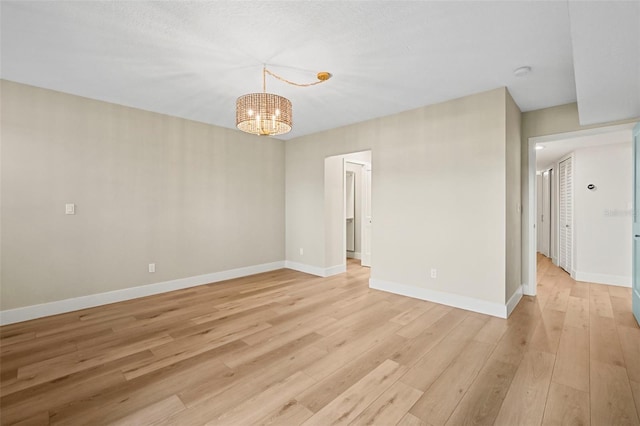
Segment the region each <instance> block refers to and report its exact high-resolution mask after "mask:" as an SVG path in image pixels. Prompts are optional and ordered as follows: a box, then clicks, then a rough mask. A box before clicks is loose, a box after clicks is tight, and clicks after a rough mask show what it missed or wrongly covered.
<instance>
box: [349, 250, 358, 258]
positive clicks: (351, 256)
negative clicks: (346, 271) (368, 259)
mask: <svg viewBox="0 0 640 426" xmlns="http://www.w3.org/2000/svg"><path fill="white" fill-rule="evenodd" d="M347 258H349V259H362V254H361V253H360V252H357V251H348V250H347Z"/></svg>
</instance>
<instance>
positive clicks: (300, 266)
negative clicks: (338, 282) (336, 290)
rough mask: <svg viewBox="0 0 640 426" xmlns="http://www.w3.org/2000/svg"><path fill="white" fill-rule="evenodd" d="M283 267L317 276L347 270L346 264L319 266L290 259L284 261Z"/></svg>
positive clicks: (325, 275) (327, 275) (335, 273)
mask: <svg viewBox="0 0 640 426" xmlns="http://www.w3.org/2000/svg"><path fill="white" fill-rule="evenodd" d="M284 267H285V268H288V269H293V270H294V271H300V272H304V273H305V274H311V275H315V276H318V277H330V276H331V275H337V274H341V273H343V272H346V271H347V265H346V264H342V265H336V266H330V267H328V268H321V267H319V266H313V265H307V264H304V263H298V262H292V261H290V260H287V261H285V262H284Z"/></svg>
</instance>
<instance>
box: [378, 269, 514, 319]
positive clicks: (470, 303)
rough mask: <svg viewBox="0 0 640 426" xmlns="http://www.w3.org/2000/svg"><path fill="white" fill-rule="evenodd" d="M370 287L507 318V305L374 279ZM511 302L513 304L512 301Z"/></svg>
mask: <svg viewBox="0 0 640 426" xmlns="http://www.w3.org/2000/svg"><path fill="white" fill-rule="evenodd" d="M369 287H370V288H373V289H376V290H382V291H386V292H389V293H394V294H399V295H402V296H408V297H413V298H415V299H422V300H428V301H430V302H435V303H440V304H442V305H447V306H453V307H454V308H460V309H465V310H467V311H473V312H478V313H481V314H486V315H492V316H494V317H498V318H507V305H502V304H500V303H494V302H489V301H486V300H482V299H474V298H472V297H466V296H460V295H458V294H453V293H445V292H442V291H436V290H429V289H426V288H422V287H414V286H410V285H405V284H398V283H393V282H389V281H383V280H377V279H373V278H371V279H369ZM521 297H522V295H521ZM512 299H513V297H512ZM518 300H519V299H518ZM509 301H510V302H511V299H510V300H509ZM515 303H517V302H515Z"/></svg>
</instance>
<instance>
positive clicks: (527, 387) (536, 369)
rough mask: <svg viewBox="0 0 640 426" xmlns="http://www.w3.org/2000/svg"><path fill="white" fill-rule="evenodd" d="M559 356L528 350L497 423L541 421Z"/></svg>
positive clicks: (537, 422) (513, 423)
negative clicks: (554, 367) (554, 364)
mask: <svg viewBox="0 0 640 426" xmlns="http://www.w3.org/2000/svg"><path fill="white" fill-rule="evenodd" d="M554 360H555V356H554V355H552V354H549V353H546V352H527V353H526V354H525V355H524V358H523V359H522V363H521V364H520V366H519V367H518V370H517V371H516V375H515V376H514V378H513V381H512V382H511V387H510V388H509V391H508V392H507V395H506V396H505V398H504V402H503V404H502V407H501V409H500V411H499V412H498V416H497V417H496V421H495V424H496V425H505V426H512V425H521V424H522V425H524V424H532V425H533V424H540V423H541V422H542V418H543V415H544V409H545V402H546V400H547V392H548V390H549V383H550V381H551V373H552V371H553V363H554Z"/></svg>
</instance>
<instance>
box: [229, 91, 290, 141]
mask: <svg viewBox="0 0 640 426" xmlns="http://www.w3.org/2000/svg"><path fill="white" fill-rule="evenodd" d="M291 125H292V121H291V101H290V100H289V99H287V98H284V97H282V96H278V95H274V94H273V93H264V92H263V93H249V94H247V95H242V96H240V97H239V98H238V100H237V101H236V126H237V127H238V129H240V130H242V131H243V132H247V133H253V134H254V135H262V136H269V135H272V136H275V135H282V134H284V133H287V132H289V131H291Z"/></svg>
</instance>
